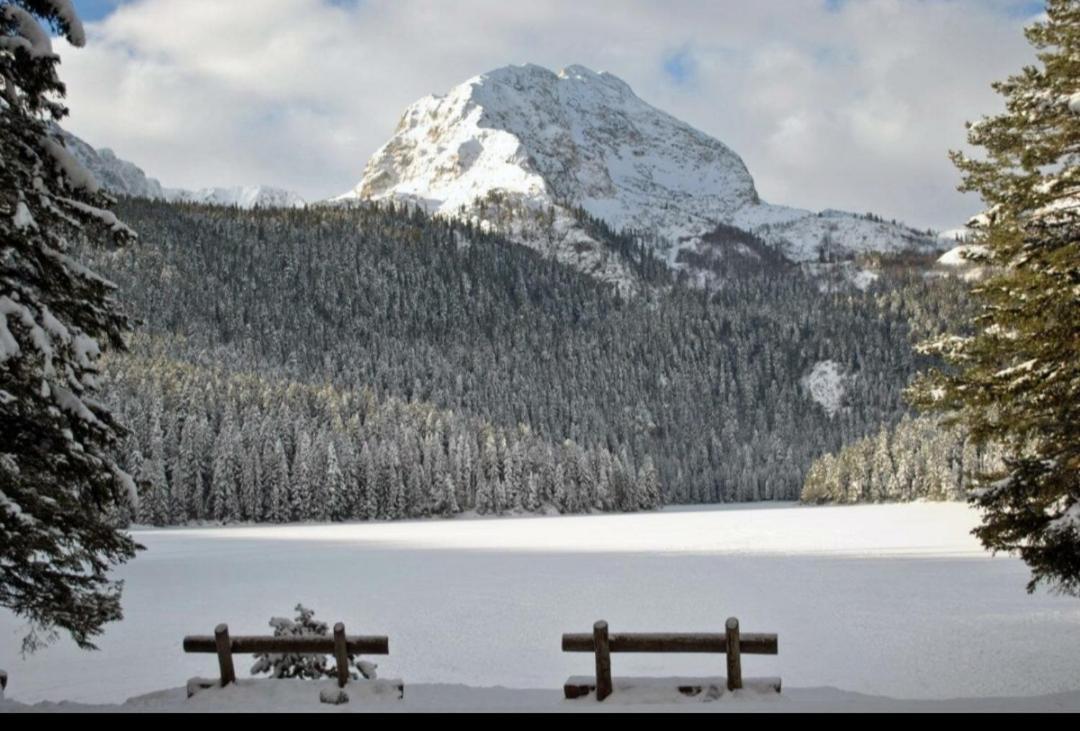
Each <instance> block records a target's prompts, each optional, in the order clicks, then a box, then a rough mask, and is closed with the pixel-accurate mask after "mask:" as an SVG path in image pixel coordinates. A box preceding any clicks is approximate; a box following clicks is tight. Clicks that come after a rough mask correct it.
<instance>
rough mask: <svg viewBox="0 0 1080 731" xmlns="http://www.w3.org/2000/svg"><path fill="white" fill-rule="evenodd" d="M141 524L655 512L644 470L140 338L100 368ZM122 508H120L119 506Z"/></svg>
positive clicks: (595, 452)
mask: <svg viewBox="0 0 1080 731" xmlns="http://www.w3.org/2000/svg"><path fill="white" fill-rule="evenodd" d="M109 373H110V384H109V385H110V386H111V391H112V393H113V395H114V398H115V400H116V401H117V409H118V411H119V412H120V413H121V414H122V415H123V417H124V420H125V422H126V423H127V424H128V425H129V426H130V428H131V434H130V436H129V438H128V443H127V444H126V445H125V450H124V452H125V460H126V461H125V465H124V466H125V467H126V469H127V470H128V471H129V472H130V473H131V474H133V475H134V476H135V477H136V479H137V481H138V483H139V484H140V485H141V486H142V498H141V500H140V502H139V505H138V509H137V511H135V510H131V512H130V513H129V514H128V515H126V516H122V517H124V518H125V519H127V520H129V521H134V522H139V523H144V524H147V525H156V526H167V525H177V524H185V523H189V522H193V521H216V522H227V523H235V522H269V523H289V522H298V521H299V522H303V521H315V522H331V521H354V520H397V519H404V518H423V517H430V516H444V517H448V516H453V515H456V514H459V513H464V512H476V513H478V514H481V515H501V514H507V513H540V512H546V511H558V512H560V513H586V512H591V511H622V512H632V511H637V510H653V509H656V508H658V507H660V504H661V495H660V483H659V475H658V474H657V472H656V468H655V466H654V465H653V464H652V461H651V460H650V459H649V458H648V457H646V458H645V459H644V461H643V462H642V464H641V465H640V466H635V465H634V464H633V463H632V462H631V461H630V459H629V457H628V456H627V454H626V453H625V451H624V452H623V453H621V454H612V453H611V452H610V451H608V450H607V449H606V448H601V449H586V448H583V447H582V446H580V445H577V444H575V443H573V442H570V441H566V442H564V443H562V444H559V445H557V446H553V445H551V444H548V443H546V442H544V441H543V440H541V439H539V438H538V437H537V436H536V435H534V434H532V433H531V432H530V431H529V430H528V429H527V428H525V427H519V428H515V429H500V428H497V427H494V426H492V425H490V424H486V423H484V422H482V421H480V420H478V419H469V418H463V417H460V416H457V415H455V414H452V413H449V412H445V411H440V410H438V409H435V408H433V407H431V406H430V405H427V404H423V403H406V402H404V401H401V400H399V399H394V398H389V399H381V400H380V399H377V398H376V397H375V396H374V395H373V394H372V393H371V392H368V391H365V392H360V393H351V392H345V391H342V390H339V389H336V388H334V387H332V386H322V387H314V386H305V385H301V384H297V383H290V382H282V381H275V380H273V379H267V378H262V377H259V376H255V375H240V374H233V373H229V372H228V371H227V369H223V368H206V367H199V366H192V365H185V364H182V363H178V362H177V361H175V360H174V359H173V358H171V357H170V356H169V354H168V348H167V347H166V346H165V344H164V343H161V342H156V343H155V342H152V341H149V340H147V339H146V338H141V339H140V340H139V341H138V342H137V343H136V347H135V352H134V354H133V355H129V356H126V357H122V358H117V359H114V361H113V362H110V363H109ZM129 509H130V508H129Z"/></svg>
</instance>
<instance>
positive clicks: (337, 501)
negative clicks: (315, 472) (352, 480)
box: [326, 442, 349, 523]
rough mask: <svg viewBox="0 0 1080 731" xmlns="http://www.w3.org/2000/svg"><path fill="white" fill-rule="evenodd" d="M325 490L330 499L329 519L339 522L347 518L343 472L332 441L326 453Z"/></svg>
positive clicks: (347, 510) (346, 493) (347, 497)
mask: <svg viewBox="0 0 1080 731" xmlns="http://www.w3.org/2000/svg"><path fill="white" fill-rule="evenodd" d="M326 491H327V494H328V496H329V499H330V508H329V513H330V519H331V520H334V521H336V522H339V523H340V522H344V521H346V520H348V519H349V495H348V492H347V491H346V486H345V474H344V473H343V472H342V471H341V465H340V463H339V462H338V456H337V449H335V448H334V443H333V442H330V446H329V447H328V448H327V453H326Z"/></svg>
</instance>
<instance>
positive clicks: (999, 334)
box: [913, 0, 1080, 594]
mask: <svg viewBox="0 0 1080 731" xmlns="http://www.w3.org/2000/svg"><path fill="white" fill-rule="evenodd" d="M1046 18H1047V19H1046V20H1045V21H1044V22H1039V23H1036V24H1034V25H1033V26H1031V27H1030V28H1028V30H1027V37H1028V39H1029V41H1030V42H1031V44H1032V45H1033V46H1034V47H1035V48H1036V49H1038V52H1039V53H1038V58H1039V61H1040V66H1030V67H1028V68H1025V69H1024V70H1023V71H1022V72H1021V73H1020V74H1018V75H1016V76H1013V77H1010V78H1009V79H1008V80H1007V81H1004V82H1000V83H998V84H996V85H995V89H996V90H997V91H998V92H999V93H1001V94H1002V95H1003V96H1004V97H1005V102H1006V111H1005V112H1004V113H1003V114H1001V115H998V116H996V117H992V118H984V119H983V120H981V121H980V122H977V123H975V124H973V125H970V130H969V141H970V143H971V144H972V145H973V146H976V147H982V148H984V149H985V150H986V153H987V154H986V156H985V157H984V158H981V159H973V158H969V157H967V156H966V155H964V154H961V153H954V154H953V159H954V161H955V162H956V164H957V166H958V167H959V168H960V170H961V171H962V172H963V174H964V183H963V186H962V190H964V191H971V192H977V193H979V194H980V195H981V196H982V198H983V200H984V202H985V203H986V205H987V206H988V210H987V212H986V213H985V214H983V215H982V216H979V217H978V218H977V219H975V221H973V223H972V225H973V227H974V228H975V230H976V234H975V236H974V241H973V243H975V244H978V245H980V246H982V247H984V250H985V254H983V255H981V256H979V257H978V259H979V260H980V261H982V262H983V263H984V264H988V265H989V266H990V267H992V270H993V271H994V272H995V273H994V275H993V276H992V277H991V278H990V279H989V280H987V281H985V282H983V283H981V284H980V285H978V287H977V288H976V290H975V294H976V296H977V298H978V300H979V301H980V303H981V304H982V312H981V314H980V315H979V317H978V318H977V319H975V321H974V322H971V323H969V325H970V328H971V329H970V331H967V332H962V333H960V334H958V335H950V336H947V337H942V338H938V339H936V340H934V341H932V342H929V343H927V344H926V345H925V346H924V348H923V349H924V350H925V351H926V352H928V353H932V354H935V355H939V356H942V357H944V358H945V360H946V361H947V362H948V363H949V364H950V365H951V366H952V367H953V370H950V371H948V372H943V371H933V372H930V373H928V374H927V375H926V376H925V377H923V378H922V379H921V380H920V381H919V382H918V384H917V385H916V388H915V389H914V391H913V392H914V396H915V400H916V402H917V403H918V404H919V405H921V406H924V407H927V408H931V409H936V410H939V411H944V412H947V413H950V414H952V415H954V416H955V418H956V419H957V420H958V421H960V422H962V423H963V424H964V426H965V427H966V428H967V430H968V432H969V433H970V435H971V438H972V439H973V440H974V441H975V442H976V443H977V444H982V445H986V444H999V445H1001V446H1002V447H1003V448H1004V449H1005V450H1006V457H1007V458H1006V463H1005V469H1004V470H1002V472H1001V473H1000V474H997V475H992V476H987V479H986V480H985V482H984V486H983V487H984V489H982V490H980V491H979V492H977V493H976V497H975V498H974V502H975V504H977V505H978V506H979V507H980V508H982V511H983V523H982V526H981V527H980V528H979V529H978V530H977V531H976V534H977V535H978V536H979V538H980V539H981V540H982V542H983V544H984V545H985V546H986V547H987V548H988V549H990V550H992V551H995V552H996V551H1004V552H1012V553H1018V554H1019V555H1020V556H1021V557H1022V558H1023V559H1024V561H1025V562H1027V564H1028V565H1029V566H1030V567H1031V569H1032V573H1033V576H1032V580H1031V583H1030V585H1029V589H1030V590H1032V591H1034V590H1035V588H1036V587H1037V586H1038V585H1039V584H1048V585H1051V586H1053V587H1056V588H1058V589H1060V590H1062V591H1064V592H1068V593H1073V594H1080V428H1077V425H1078V424H1080V337H1078V335H1077V334H1078V333H1080V302H1078V299H1077V291H1078V287H1080V88H1078V87H1077V79H1080V2H1078V1H1077V0H1048V2H1047V4H1046Z"/></svg>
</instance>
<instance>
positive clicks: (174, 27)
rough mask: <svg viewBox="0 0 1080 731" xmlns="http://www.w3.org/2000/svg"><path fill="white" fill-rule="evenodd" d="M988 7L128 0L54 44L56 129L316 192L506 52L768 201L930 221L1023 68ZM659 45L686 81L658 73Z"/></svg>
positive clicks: (1011, 39) (957, 210) (947, 208)
mask: <svg viewBox="0 0 1080 731" xmlns="http://www.w3.org/2000/svg"><path fill="white" fill-rule="evenodd" d="M1007 7H1008V3H1007V2H1006V1H1005V0H997V1H994V0H956V1H955V2H921V3H912V2H904V1H903V0H860V1H859V2H849V3H845V4H841V5H839V6H837V7H836V8H833V9H832V10H830V9H829V7H828V4H827V3H824V2H821V3H816V2H810V1H809V0H770V2H768V3H754V4H750V3H729V2H698V1H695V0H675V1H669V2H649V1H647V0H549V1H548V2H543V3H508V2H505V0H455V1H454V2H444V1H443V0H357V2H352V3H349V2H340V1H339V2H336V3H330V2H328V1H327V0H258V3H256V4H252V3H240V2H222V1H221V0H135V1H134V2H131V3H129V4H125V5H123V6H122V7H120V8H119V9H118V10H117V11H116V12H115V13H113V14H112V15H110V16H109V17H107V18H106V19H105V20H103V21H101V22H99V23H95V24H91V26H90V28H89V30H90V42H89V44H88V47H87V48H86V49H82V50H78V51H75V50H73V49H70V48H67V47H64V46H62V45H61V46H60V50H61V52H62V54H63V57H64V59H65V65H64V67H63V69H62V76H63V78H64V79H65V81H66V82H67V83H68V87H69V102H70V106H71V108H72V118H71V122H70V126H71V128H72V129H73V131H75V132H76V133H78V134H80V135H82V136H84V137H86V138H87V139H88V141H90V142H91V143H93V144H96V145H100V146H109V147H113V148H114V149H116V150H117V151H118V153H119V154H121V156H123V157H126V158H128V159H131V160H133V161H135V162H137V163H139V164H140V165H142V166H143V167H145V168H146V169H147V170H148V172H150V173H151V174H153V175H155V176H157V177H160V178H161V179H162V180H163V181H164V182H165V183H167V184H169V185H176V186H187V187H199V186H203V185H210V184H214V185H238V184H252V183H266V184H273V185H279V186H282V187H288V188H293V189H296V190H298V191H300V192H301V193H303V194H305V195H306V196H308V197H311V198H319V197H326V196H330V195H333V194H336V193H340V192H342V191H344V190H346V189H348V188H350V187H351V186H352V185H353V184H355V182H356V181H357V180H358V179H359V177H360V174H361V172H362V169H363V166H364V163H365V162H366V160H367V158H368V157H369V156H370V154H371V153H372V152H374V151H375V149H376V148H377V147H378V146H379V145H381V144H382V142H384V141H385V140H386V139H387V138H388V137H389V136H390V134H391V133H392V131H393V129H394V127H395V126H396V123H397V119H398V116H399V115H400V113H401V112H402V111H403V110H404V108H405V107H406V106H407V105H408V104H409V103H411V102H413V101H415V100H416V99H417V98H419V97H421V96H424V95H426V94H430V93H441V92H444V91H446V90H447V89H449V88H450V87H452V86H454V85H455V84H458V83H460V82H462V81H464V80H465V79H467V78H469V77H471V76H474V75H476V74H478V73H482V72H484V71H487V70H490V69H492V68H496V67H498V66H503V65H505V64H508V63H524V62H534V63H539V64H542V65H545V66H548V67H550V68H560V67H562V66H566V65H569V64H571V63H583V64H585V65H587V66H591V67H593V68H596V69H603V70H608V71H611V72H612V73H615V74H616V75H618V76H620V77H622V78H623V79H625V80H626V81H627V82H628V83H630V84H631V86H633V87H634V88H635V90H636V91H637V92H638V94H639V95H640V96H642V97H643V98H644V99H645V100H647V101H649V102H651V103H653V104H655V105H656V106H658V107H660V108H662V109H665V110H666V111H669V112H671V113H672V114H675V115H676V116H678V117H681V118H683V119H685V120H686V121H688V122H690V123H692V124H694V125H695V126H697V127H699V128H700V129H702V130H704V131H705V132H708V133H710V134H712V135H714V136H716V137H718V138H719V139H721V140H723V141H724V142H726V143H727V144H729V145H730V146H731V147H733V148H734V149H735V150H736V151H738V152H739V153H740V154H742V155H743V156H744V158H745V159H746V161H747V163H748V165H749V167H750V169H751V172H753V173H754V175H755V177H756V178H757V180H758V184H759V187H760V188H761V192H762V194H763V196H764V197H765V198H766V199H768V200H771V201H775V202H778V203H786V204H794V205H802V206H806V207H811V208H824V207H840V208H846V209H852V210H858V211H863V210H873V211H876V212H878V213H881V214H883V215H886V216H889V217H897V218H901V219H904V220H907V221H909V222H911V223H912V224H916V225H920V226H934V227H941V228H945V227H951V226H953V225H955V224H956V223H957V222H961V221H963V220H966V217H967V216H968V215H969V214H971V213H973V212H975V210H977V208H978V201H975V200H971V199H970V198H964V197H962V196H961V195H960V194H959V193H956V192H955V187H956V184H957V182H958V178H957V175H956V173H955V172H954V171H953V170H952V168H951V165H950V163H949V162H948V160H947V157H946V152H947V150H948V149H949V148H952V147H958V146H961V145H962V144H963V142H964V127H963V124H964V122H965V121H966V120H968V119H972V118H975V117H977V116H978V115H979V114H981V113H984V112H993V111H995V110H997V109H998V108H999V107H1000V104H999V102H998V100H997V98H996V97H995V95H994V93H993V92H992V91H991V90H990V87H989V85H990V83H991V82H992V81H994V80H996V79H999V78H1002V77H1004V76H1005V75H1007V74H1009V73H1013V72H1015V71H1017V70H1018V69H1019V68H1020V67H1021V66H1022V65H1023V64H1024V63H1026V62H1028V61H1029V60H1030V59H1031V52H1030V49H1029V48H1028V47H1027V45H1026V42H1025V41H1024V39H1023V37H1022V35H1021V33H1020V29H1021V25H1022V22H1023V21H1022V20H1021V19H1019V18H1017V17H1015V14H1014V13H1009V12H1005V10H1006V9H1007ZM673 49H676V50H680V52H684V53H686V54H688V55H687V56H686V57H685V58H683V59H681V63H684V64H685V66H686V68H688V69H692V70H693V79H692V83H685V82H686V79H683V80H682V81H683V83H676V80H675V79H673V78H672V76H671V73H670V71H671V69H670V68H668V69H667V70H665V62H666V61H667V62H670V59H671V57H672V52H673ZM682 49H685V51H682Z"/></svg>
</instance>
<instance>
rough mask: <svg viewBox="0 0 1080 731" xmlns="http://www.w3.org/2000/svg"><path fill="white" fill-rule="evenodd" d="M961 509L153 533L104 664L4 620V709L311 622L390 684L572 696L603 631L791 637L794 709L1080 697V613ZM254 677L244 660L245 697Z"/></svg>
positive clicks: (120, 696)
mask: <svg viewBox="0 0 1080 731" xmlns="http://www.w3.org/2000/svg"><path fill="white" fill-rule="evenodd" d="M976 524H977V515H976V514H975V513H974V512H972V511H971V510H970V509H969V508H967V507H966V506H963V505H936V504H917V505H906V506H866V507H846V508H804V507H797V506H792V505H751V506H740V507H733V508H727V509H697V510H694V509H683V510H679V509H672V510H669V511H667V512H665V513H663V514H648V515H615V516H592V517H570V518H533V519H505V520H502V519H500V520H459V521H450V522H421V523H396V524H376V525H371V524H361V525H348V526H297V527H255V528H230V529H207V530H169V531H145V532H139V533H138V534H137V539H138V540H139V541H140V542H142V543H143V544H145V545H146V546H147V548H148V550H147V551H146V552H144V553H143V554H141V555H140V557H139V558H138V559H137V560H136V561H135V562H134V563H132V564H130V565H129V566H127V567H125V568H124V569H123V570H122V571H121V572H120V577H121V578H123V579H124V580H125V581H126V589H125V595H124V609H125V614H126V618H125V620H124V621H123V622H122V623H119V624H115V625H111V626H110V627H109V629H108V631H107V633H106V634H105V636H104V637H103V638H102V639H101V641H100V643H99V644H100V646H101V651H100V652H98V653H83V652H80V651H78V650H76V649H75V648H74V647H73V646H72V645H71V644H70V643H68V642H66V641H64V642H61V643H59V644H57V645H56V646H54V647H52V648H49V649H47V650H44V651H42V652H40V653H39V654H37V655H35V656H33V657H30V658H28V659H25V660H23V659H20V658H19V641H20V638H21V634H22V627H21V625H20V623H19V622H18V621H17V620H16V619H14V618H13V617H12V616H10V615H8V614H3V613H0V668H4V669H6V670H8V672H9V673H10V676H11V680H10V684H9V686H8V690H7V697H8V698H9V699H10V698H13V699H17V700H19V701H22V702H29V703H34V702H38V701H42V700H69V701H78V702H84V703H115V702H120V701H123V700H125V699H127V698H130V697H132V696H137V695H142V694H146V693H150V692H154V691H159V690H162V689H165V688H175V687H178V686H183V685H184V683H185V681H186V680H187V679H188V678H189V677H192V676H197V675H203V676H207V675H209V676H212V675H213V674H214V672H215V670H216V661H215V659H214V658H213V656H191V655H184V654H183V653H182V651H181V648H180V642H181V639H182V638H183V636H184V635H185V634H209V633H211V632H212V630H213V627H214V625H216V624H217V623H219V622H228V623H229V626H230V628H231V630H232V632H233V633H234V634H268V633H269V628H268V627H267V621H268V620H269V618H270V617H271V616H273V615H290V614H291V611H292V608H293V606H294V605H295V604H297V603H298V602H304V603H305V604H307V605H309V606H311V607H312V608H314V609H316V610H317V613H318V616H319V617H320V618H322V619H325V620H328V621H335V620H342V621H344V622H345V624H346V627H347V628H348V630H349V631H350V632H351V633H354V634H388V635H389V636H390V649H391V652H392V655H391V656H390V657H387V658H381V659H378V660H377V662H379V664H380V674H381V675H382V676H383V677H400V678H403V679H404V680H405V682H406V684H407V686H408V685H409V684H421V683H424V684H465V685H469V686H472V687H494V686H504V687H509V688H530V689H538V690H539V689H549V690H557V689H559V688H561V686H562V683H563V682H564V681H565V680H566V678H567V677H568V676H570V675H580V674H586V673H589V672H591V664H592V660H591V657H590V656H588V655H567V654H563V653H562V652H561V651H560V637H561V635H562V633H564V632H588V631H589V630H590V628H591V627H592V624H593V622H594V621H595V620H597V619H601V618H603V619H606V620H608V621H609V623H610V624H611V627H612V631H614V632H620V631H625V632H632V631H684V632H685V631H713V632H720V631H723V626H724V620H725V619H726V618H727V617H729V616H733V615H734V616H738V617H739V618H740V619H741V621H742V626H743V629H744V631H747V632H776V633H778V634H779V635H780V656H779V657H778V658H760V657H747V658H745V659H744V672H745V673H746V675H747V676H751V677H752V676H781V677H782V678H783V680H784V685H785V687H786V688H821V687H832V688H837V689H840V690H842V691H849V692H856V693H865V694H869V695H874V696H887V697H892V698H924V699H946V698H962V697H988V696H993V697H1002V698H1005V697H1018V696H1034V695H1046V694H1053V693H1063V692H1072V691H1077V690H1080V601H1078V600H1076V599H1069V598H1064V597H1058V596H1053V595H1050V594H1046V593H1039V594H1037V595H1035V596H1029V595H1028V594H1027V593H1025V591H1024V586H1025V584H1026V581H1027V578H1028V573H1027V570H1026V568H1025V567H1024V566H1023V564H1021V563H1020V562H1019V561H1017V560H1015V559H1012V558H1001V557H999V558H992V557H990V556H988V555H987V554H985V553H984V552H983V551H982V549H981V548H980V546H979V545H978V543H977V542H976V541H975V539H974V538H972V537H971V536H970V531H971V529H972V528H974V527H975V525H976ZM249 665H250V663H249V659H248V658H240V659H238V671H239V673H240V674H241V675H246V671H247V668H248V667H249ZM613 665H614V671H615V674H616V676H627V675H642V676H672V675H681V676H688V675H704V676H715V675H718V674H719V675H723V673H724V658H723V657H722V656H715V657H714V656H701V657H697V656H670V655H655V656H649V655H641V656H634V655H616V656H615V657H614V661H613Z"/></svg>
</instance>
